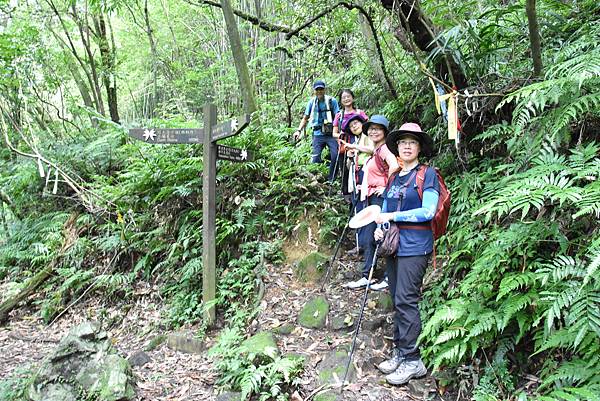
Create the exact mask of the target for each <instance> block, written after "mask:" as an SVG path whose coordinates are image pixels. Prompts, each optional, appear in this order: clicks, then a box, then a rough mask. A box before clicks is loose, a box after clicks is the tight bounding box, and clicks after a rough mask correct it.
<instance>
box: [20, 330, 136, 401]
mask: <svg viewBox="0 0 600 401" xmlns="http://www.w3.org/2000/svg"><path fill="white" fill-rule="evenodd" d="M134 383H135V380H134V378H133V375H132V373H131V367H130V365H129V363H128V362H127V360H125V359H124V358H121V357H120V356H119V355H117V354H116V351H115V350H114V349H113V347H112V344H111V341H110V339H109V338H108V335H107V334H106V332H104V331H102V330H100V327H99V326H98V325H97V324H93V323H89V322H86V323H82V324H81V325H79V326H76V327H73V328H72V329H71V330H70V331H69V334H68V335H67V336H65V337H64V338H63V339H62V340H61V341H60V343H59V344H58V346H57V347H56V349H54V351H52V353H51V354H50V355H49V356H48V357H47V358H46V359H44V361H43V362H42V364H41V366H40V369H39V370H38V372H37V373H36V374H35V376H34V378H33V380H32V384H31V385H30V387H29V398H30V399H31V400H33V401H42V400H44V401H49V400H57V401H58V400H67V401H68V400H79V399H88V398H90V397H91V398H94V399H96V400H98V401H116V400H120V401H123V400H129V399H132V398H133V397H134V395H135V392H134V387H133V386H134Z"/></svg>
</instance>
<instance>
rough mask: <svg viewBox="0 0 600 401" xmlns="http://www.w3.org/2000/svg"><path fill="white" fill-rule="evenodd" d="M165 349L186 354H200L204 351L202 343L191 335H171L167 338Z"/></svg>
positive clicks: (180, 333)
mask: <svg viewBox="0 0 600 401" xmlns="http://www.w3.org/2000/svg"><path fill="white" fill-rule="evenodd" d="M167 347H169V348H171V349H173V350H175V351H179V352H185V353H186V354H202V353H203V352H204V351H206V345H205V344H204V342H203V341H201V340H198V339H197V338H194V334H193V333H187V332H186V333H184V332H179V333H172V334H169V335H168V336H167Z"/></svg>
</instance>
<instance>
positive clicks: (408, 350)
mask: <svg viewBox="0 0 600 401" xmlns="http://www.w3.org/2000/svg"><path fill="white" fill-rule="evenodd" d="M386 145H387V146H388V148H389V149H390V151H391V152H392V153H394V154H395V155H396V156H397V157H399V158H400V159H402V161H403V162H404V164H403V167H402V169H401V170H399V171H398V174H396V175H394V178H393V181H392V182H391V183H390V184H389V185H388V188H387V191H386V193H385V194H384V199H385V203H384V205H383V208H382V213H381V215H380V216H379V218H378V220H377V223H378V224H382V223H387V222H390V224H398V225H399V228H400V235H399V237H400V241H399V244H398V250H397V252H396V256H395V257H391V258H387V261H386V263H387V274H388V281H389V286H390V293H391V295H392V299H393V300H394V335H393V340H394V349H393V351H392V356H391V358H390V359H388V360H386V361H384V362H382V363H381V364H379V366H378V368H379V370H380V371H382V372H383V373H385V374H387V376H386V380H387V382H388V383H390V384H394V385H400V384H404V383H407V382H408V381H409V380H410V379H412V378H415V377H421V376H424V375H425V374H426V373H427V369H426V368H425V365H423V362H422V361H421V357H420V353H419V348H418V347H417V338H418V337H419V334H420V333H421V317H420V315H419V306H418V303H419V300H420V297H421V286H422V284H423V276H424V274H425V269H426V268H427V264H428V262H429V259H430V257H431V252H432V250H433V232H432V231H431V228H430V222H431V220H432V219H433V217H434V216H435V212H436V210H437V203H438V197H439V183H438V179H437V175H436V173H435V170H434V169H433V168H427V167H426V166H424V165H421V164H419V156H425V157H430V156H431V154H432V151H433V141H432V139H431V137H430V136H429V135H428V134H426V133H425V132H423V131H422V130H421V127H419V125H417V124H415V123H406V124H403V125H402V126H401V127H400V129H399V130H396V131H392V132H390V134H389V135H388V136H387V138H386ZM421 168H427V170H426V172H425V179H424V183H423V199H422V200H421V197H420V196H419V192H418V187H417V183H416V178H417V171H418V170H419V169H421ZM390 179H391V178H390ZM382 238H383V231H382V230H381V229H377V230H376V231H375V239H376V240H380V239H382Z"/></svg>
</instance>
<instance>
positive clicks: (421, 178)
mask: <svg viewBox="0 0 600 401" xmlns="http://www.w3.org/2000/svg"><path fill="white" fill-rule="evenodd" d="M428 168H429V166H427V165H426V164H421V165H420V166H419V171H417V178H416V181H417V192H418V193H419V198H420V199H421V200H423V187H424V186H425V173H426V172H427V169H428Z"/></svg>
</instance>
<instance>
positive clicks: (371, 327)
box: [361, 316, 385, 332]
mask: <svg viewBox="0 0 600 401" xmlns="http://www.w3.org/2000/svg"><path fill="white" fill-rule="evenodd" d="M384 324H385V317H383V316H375V317H372V318H370V319H366V320H363V322H362V325H361V328H362V329H363V331H370V332H373V331H375V330H377V329H379V328H381V327H383V325H384Z"/></svg>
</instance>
